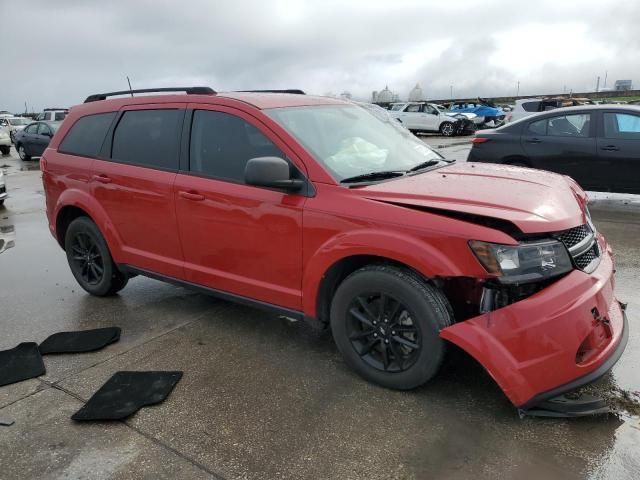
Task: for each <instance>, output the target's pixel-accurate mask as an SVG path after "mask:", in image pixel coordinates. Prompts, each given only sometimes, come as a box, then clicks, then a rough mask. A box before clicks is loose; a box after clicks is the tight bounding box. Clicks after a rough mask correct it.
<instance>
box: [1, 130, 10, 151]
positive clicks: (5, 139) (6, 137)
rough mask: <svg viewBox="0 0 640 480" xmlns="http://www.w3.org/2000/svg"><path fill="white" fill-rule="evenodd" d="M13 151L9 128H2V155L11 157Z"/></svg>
mask: <svg viewBox="0 0 640 480" xmlns="http://www.w3.org/2000/svg"><path fill="white" fill-rule="evenodd" d="M10 150H11V135H10V134H9V129H8V128H7V127H0V153H2V155H9V151H10Z"/></svg>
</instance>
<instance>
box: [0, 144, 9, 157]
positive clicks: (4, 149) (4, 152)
mask: <svg viewBox="0 0 640 480" xmlns="http://www.w3.org/2000/svg"><path fill="white" fill-rule="evenodd" d="M10 151H11V147H7V146H5V145H3V146H2V147H0V153H2V155H9V152H10Z"/></svg>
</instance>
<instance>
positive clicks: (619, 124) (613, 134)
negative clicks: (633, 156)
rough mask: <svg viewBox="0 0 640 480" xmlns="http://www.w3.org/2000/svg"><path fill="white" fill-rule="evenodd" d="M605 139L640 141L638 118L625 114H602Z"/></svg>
mask: <svg viewBox="0 0 640 480" xmlns="http://www.w3.org/2000/svg"><path fill="white" fill-rule="evenodd" d="M604 136H605V138H628V139H635V140H640V116H638V115H631V114H627V113H605V114H604Z"/></svg>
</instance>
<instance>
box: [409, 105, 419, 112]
mask: <svg viewBox="0 0 640 480" xmlns="http://www.w3.org/2000/svg"><path fill="white" fill-rule="evenodd" d="M406 111H407V112H419V111H420V105H409V106H408V107H407V110H406Z"/></svg>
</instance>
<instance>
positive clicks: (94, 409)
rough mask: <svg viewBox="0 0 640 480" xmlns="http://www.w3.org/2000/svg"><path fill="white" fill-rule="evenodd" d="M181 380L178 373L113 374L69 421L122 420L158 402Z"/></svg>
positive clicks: (180, 373)
mask: <svg viewBox="0 0 640 480" xmlns="http://www.w3.org/2000/svg"><path fill="white" fill-rule="evenodd" d="M181 378H182V372H116V373H115V374H114V375H113V376H112V377H111V378H110V379H109V380H108V381H107V383H105V384H104V385H103V386H102V387H100V390H98V391H97V392H96V393H94V394H93V396H92V397H91V398H90V399H89V401H88V402H87V403H86V404H85V405H84V407H82V408H81V409H80V410H78V411H77V412H76V413H75V414H74V415H73V416H72V417H71V418H72V419H73V420H77V421H86V420H122V419H123V418H127V417H128V416H129V415H131V414H133V413H135V412H137V411H138V410H140V409H141V408H142V407H144V406H146V405H154V404H156V403H160V402H162V401H163V400H164V399H165V398H167V397H168V396H169V394H170V393H171V390H173V387H175V386H176V384H177V383H178V382H179V381H180V379H181Z"/></svg>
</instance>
